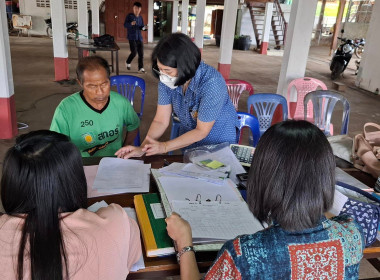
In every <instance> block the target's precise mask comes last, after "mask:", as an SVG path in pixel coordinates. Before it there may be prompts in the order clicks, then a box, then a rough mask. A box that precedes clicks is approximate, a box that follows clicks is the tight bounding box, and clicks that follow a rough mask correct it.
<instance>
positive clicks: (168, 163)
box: [164, 158, 170, 166]
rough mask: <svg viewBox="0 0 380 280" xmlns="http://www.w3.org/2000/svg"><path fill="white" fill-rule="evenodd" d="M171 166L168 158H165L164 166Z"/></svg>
mask: <svg viewBox="0 0 380 280" xmlns="http://www.w3.org/2000/svg"><path fill="white" fill-rule="evenodd" d="M169 165H170V162H168V161H167V160H166V158H164V166H169Z"/></svg>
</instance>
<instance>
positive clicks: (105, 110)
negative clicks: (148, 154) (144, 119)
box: [50, 56, 140, 157]
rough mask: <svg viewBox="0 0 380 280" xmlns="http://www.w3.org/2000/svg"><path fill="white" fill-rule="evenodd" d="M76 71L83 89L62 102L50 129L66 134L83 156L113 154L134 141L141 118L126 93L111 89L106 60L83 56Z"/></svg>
mask: <svg viewBox="0 0 380 280" xmlns="http://www.w3.org/2000/svg"><path fill="white" fill-rule="evenodd" d="M76 72H77V78H78V83H79V84H80V86H81V87H82V90H81V91H80V92H76V93H74V94H72V95H70V96H68V97H66V98H65V99H63V100H62V101H61V103H60V104H59V105H58V107H57V108H56V110H55V113H54V117H53V120H52V122H51V126H50V130H53V131H56V132H60V133H63V134H65V135H67V136H68V137H69V138H70V140H71V141H72V142H73V143H74V144H75V145H76V146H77V147H78V149H79V150H80V152H81V154H82V157H90V156H113V155H114V154H115V152H116V151H117V150H118V149H120V148H121V147H122V146H124V145H131V144H132V143H133V140H134V138H135V137H136V135H137V132H138V127H139V125H140V119H139V117H138V116H137V114H136V112H135V111H134V109H133V107H132V105H131V104H130V102H129V101H128V100H127V99H126V98H125V97H124V96H122V95H119V94H118V93H116V92H113V91H111V86H110V80H109V76H110V70H109V66H108V62H107V61H106V60H105V59H103V58H101V57H99V56H90V57H85V58H82V59H81V60H80V61H79V62H78V65H77V69H76ZM124 127H125V128H126V131H127V134H126V137H125V140H123V129H124Z"/></svg>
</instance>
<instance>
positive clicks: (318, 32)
mask: <svg viewBox="0 0 380 280" xmlns="http://www.w3.org/2000/svg"><path fill="white" fill-rule="evenodd" d="M326 1H327V0H322V6H321V12H320V13H319V20H318V25H317V30H316V32H315V38H317V39H318V45H319V40H320V38H321V36H322V27H323V18H324V14H325V7H326Z"/></svg>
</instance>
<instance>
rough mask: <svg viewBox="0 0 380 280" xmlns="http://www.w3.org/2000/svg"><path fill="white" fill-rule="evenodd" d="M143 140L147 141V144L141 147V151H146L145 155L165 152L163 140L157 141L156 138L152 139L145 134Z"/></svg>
mask: <svg viewBox="0 0 380 280" xmlns="http://www.w3.org/2000/svg"><path fill="white" fill-rule="evenodd" d="M145 140H146V141H147V142H148V144H145V146H144V147H143V148H142V151H143V152H144V153H146V155H147V156H152V155H155V154H164V153H166V152H167V148H166V143H165V142H158V141H157V140H154V139H152V138H150V137H149V136H146V138H145Z"/></svg>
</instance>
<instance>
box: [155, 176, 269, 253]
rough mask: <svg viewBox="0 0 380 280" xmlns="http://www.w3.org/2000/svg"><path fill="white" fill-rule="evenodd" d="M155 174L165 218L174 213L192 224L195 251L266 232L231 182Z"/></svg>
mask: <svg viewBox="0 0 380 280" xmlns="http://www.w3.org/2000/svg"><path fill="white" fill-rule="evenodd" d="M152 174H153V176H154V178H155V180H156V182H157V186H158V190H159V192H160V196H161V200H162V204H163V207H164V210H165V214H166V215H167V216H170V215H171V213H172V212H173V211H175V212H176V213H178V214H180V215H181V217H182V218H184V219H186V220H187V221H188V222H189V223H190V226H191V229H192V235H193V243H194V247H195V250H196V251H214V250H219V249H220V248H221V247H222V245H223V243H224V242H225V241H227V240H230V239H233V238H235V237H236V236H238V235H242V234H253V233H255V232H257V231H260V230H262V229H263V228H264V227H263V225H262V224H261V223H260V222H259V221H258V220H257V219H256V218H255V217H254V216H253V215H252V213H251V212H250V211H249V209H248V206H247V204H246V202H245V201H244V200H243V198H242V197H241V195H240V193H239V191H238V190H237V189H236V185H235V184H234V183H233V182H232V181H231V180H230V179H225V180H223V184H215V183H212V182H210V181H206V180H203V179H197V178H190V177H183V176H174V175H173V176H168V175H167V173H166V174H165V173H161V172H160V171H158V170H154V169H152Z"/></svg>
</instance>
